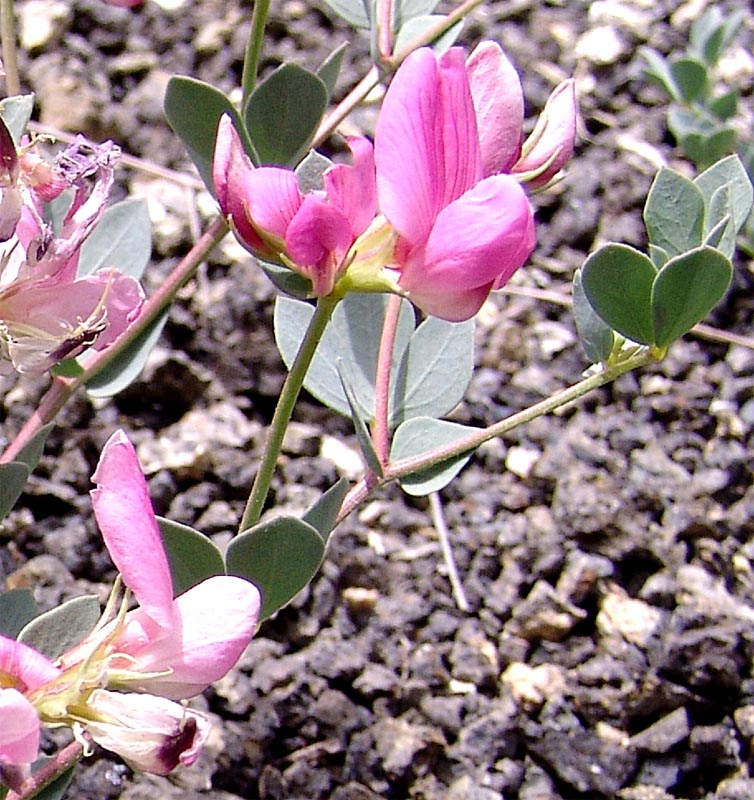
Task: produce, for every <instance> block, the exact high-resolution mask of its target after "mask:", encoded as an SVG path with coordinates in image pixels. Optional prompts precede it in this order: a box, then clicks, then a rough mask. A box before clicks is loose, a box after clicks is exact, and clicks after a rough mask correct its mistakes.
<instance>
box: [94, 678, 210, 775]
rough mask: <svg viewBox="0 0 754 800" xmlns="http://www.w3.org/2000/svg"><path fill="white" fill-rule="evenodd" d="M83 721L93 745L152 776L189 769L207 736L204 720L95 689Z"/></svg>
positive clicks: (170, 706) (142, 698)
mask: <svg viewBox="0 0 754 800" xmlns="http://www.w3.org/2000/svg"><path fill="white" fill-rule="evenodd" d="M87 715H88V716H89V717H90V718H89V719H87V720H86V722H85V723H83V727H84V729H85V730H86V732H87V733H88V734H89V736H91V738H92V739H93V740H94V741H95V742H97V744H99V745H100V746H101V747H104V748H105V749H106V750H111V751H112V752H113V753H117V754H118V755H119V756H120V757H121V758H122V759H123V760H124V761H125V762H126V763H127V764H129V765H130V766H131V767H133V768H134V769H137V770H142V771H143V772H151V773H152V774H153V775H167V774H168V773H169V772H171V771H172V770H173V769H175V767H177V766H178V765H179V764H182V765H183V766H186V767H190V766H191V765H192V764H193V763H194V762H195V761H196V759H197V758H199V754H200V753H201V749H202V746H203V745H204V742H205V741H206V740H207V736H209V732H210V723H209V720H208V719H207V718H206V717H205V716H204V715H203V714H200V713H199V712H198V711H193V710H191V709H188V708H184V707H183V706H181V705H179V704H178V703H173V702H171V701H170V700H166V699H165V698H163V697H153V696H152V695H148V694H120V693H117V692H107V691H104V690H103V689H96V690H95V691H93V692H92V693H91V695H90V697H89V700H88V701H87Z"/></svg>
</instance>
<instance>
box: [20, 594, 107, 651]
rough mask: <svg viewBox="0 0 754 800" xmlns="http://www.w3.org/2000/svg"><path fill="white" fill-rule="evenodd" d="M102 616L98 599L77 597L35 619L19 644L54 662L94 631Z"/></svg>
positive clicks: (87, 595)
mask: <svg viewBox="0 0 754 800" xmlns="http://www.w3.org/2000/svg"><path fill="white" fill-rule="evenodd" d="M101 614H102V611H101V609H100V605H99V600H98V599H97V596H96V595H93V594H85V595H84V596H83V597H74V598H73V599H72V600H68V601H67V602H65V603H63V605H61V606H58V607H57V608H53V609H52V610H51V611H47V612H45V613H44V614H40V615H39V616H38V617H35V618H34V619H33V620H32V621H31V622H29V623H28V624H27V625H25V626H24V627H23V629H22V630H21V633H20V634H19V635H18V641H19V642H23V643H24V644H27V645H29V647H33V648H34V649H35V650H36V651H37V652H39V653H42V655H45V656H47V658H50V659H52V660H53V661H54V660H55V659H56V658H58V656H61V655H62V654H63V653H65V652H66V651H67V650H70V649H71V648H72V647H75V646H76V645H77V644H79V642H81V641H82V640H83V639H84V637H85V636H86V635H87V634H89V633H91V632H92V631H93V630H94V627H95V625H96V624H97V622H99V618H100V616H101Z"/></svg>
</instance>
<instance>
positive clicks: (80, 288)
mask: <svg viewBox="0 0 754 800" xmlns="http://www.w3.org/2000/svg"><path fill="white" fill-rule="evenodd" d="M118 152H119V151H118V150H117V148H115V146H114V145H112V144H108V145H103V146H101V147H98V148H97V147H94V148H93V147H91V146H89V145H85V144H84V143H83V141H79V142H77V143H76V144H75V145H73V146H72V147H70V148H68V149H67V150H66V151H65V152H64V153H63V154H62V155H61V157H60V158H59V159H58V162H57V166H56V179H55V180H53V178H52V177H49V176H48V177H49V180H48V179H44V180H43V178H42V177H41V172H40V170H42V167H41V166H40V165H39V164H36V162H35V161H34V160H32V161H28V159H27V168H28V169H29V170H31V173H33V174H35V175H36V179H35V180H36V183H35V187H34V188H33V190H30V195H29V198H28V201H27V202H25V203H24V205H23V206H22V208H21V210H20V212H19V214H18V217H17V219H16V222H15V225H14V231H13V233H12V234H11V235H10V236H9V237H7V240H6V241H5V244H4V245H2V249H1V250H0V356H2V357H4V358H5V359H8V360H9V361H10V362H11V363H12V365H13V367H14V368H15V369H16V370H17V371H18V372H25V373H31V374H39V373H42V372H44V371H45V370H47V369H49V368H50V367H52V366H54V365H55V364H56V363H58V362H59V361H62V360H64V359H66V358H72V357H74V356H76V355H78V354H79V353H81V352H82V351H83V350H84V349H85V348H87V347H90V346H93V347H94V348H95V349H100V350H101V349H102V348H104V347H107V345H109V344H110V343H111V342H112V341H113V340H114V339H115V338H117V336H119V335H120V334H121V333H122V332H123V331H124V330H125V329H126V328H127V327H128V325H129V324H130V323H131V322H132V321H133V320H134V319H135V318H136V317H137V316H138V313H139V310H140V309H141V305H142V303H143V300H144V297H143V293H142V290H141V287H140V286H139V284H138V282H137V281H136V280H134V279H133V278H131V277H129V276H126V275H122V274H121V273H119V272H118V271H117V270H114V269H109V270H107V269H105V270H100V271H98V272H97V273H95V274H93V275H87V276H84V277H77V276H76V269H77V266H78V258H79V252H80V248H81V245H82V244H83V243H84V241H85V240H86V238H87V237H88V236H89V234H90V233H91V232H92V230H93V229H94V227H95V225H96V224H97V223H98V222H99V220H100V219H101V217H102V214H103V212H104V210H105V207H106V201H107V197H108V195H109V192H110V188H111V186H112V183H113V179H114V167H115V162H116V160H117V157H118ZM92 178H93V180H92ZM61 180H62V181H63V182H64V185H70V186H73V187H74V188H75V190H76V191H75V194H74V198H73V201H72V204H71V207H70V209H69V211H68V213H67V214H66V217H65V219H64V220H63V224H62V228H61V230H60V232H59V233H58V234H57V235H54V234H53V232H52V230H51V228H50V226H49V225H48V224H47V223H46V222H45V221H44V219H43V217H42V214H41V210H40V206H41V202H42V200H44V199H45V198H49V197H50V196H53V195H54V193H55V192H57V191H59V182H60V181H61ZM19 191H20V190H19ZM4 198H5V195H4ZM4 198H3V199H4Z"/></svg>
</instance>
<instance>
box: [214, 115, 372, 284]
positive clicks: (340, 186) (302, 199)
mask: <svg viewBox="0 0 754 800" xmlns="http://www.w3.org/2000/svg"><path fill="white" fill-rule="evenodd" d="M347 143H348V146H349V148H350V150H351V153H352V154H353V165H351V166H348V165H346V164H337V165H335V166H333V167H331V168H330V169H328V170H327V171H326V172H325V174H324V176H323V182H324V188H323V189H322V190H317V191H312V192H308V193H307V194H304V193H302V192H301V190H300V189H299V186H298V181H297V179H296V175H295V173H294V172H293V171H292V170H290V169H284V168H282V167H254V165H253V164H252V163H251V161H250V160H249V158H248V156H247V155H246V153H245V152H244V149H243V145H242V143H241V139H240V137H239V136H238V133H237V132H236V130H235V128H234V127H233V123H232V121H231V119H230V117H229V116H227V115H224V116H223V117H222V119H221V120H220V125H219V128H218V132H217V141H216V143H215V158H214V164H213V179H214V184H215V192H216V195H217V201H218V203H219V204H220V209H221V211H222V213H223V214H224V215H225V216H226V217H228V218H229V220H230V222H231V224H232V225H233V228H234V230H235V232H236V236H237V237H238V239H239V241H240V242H241V243H242V244H243V245H244V246H245V247H246V248H247V249H249V250H250V251H251V252H252V253H253V254H254V255H256V256H258V257H259V258H261V259H263V260H267V261H270V260H272V261H280V262H282V263H285V264H287V265H288V266H290V267H291V268H292V269H295V270H296V271H297V272H299V273H301V274H302V275H304V276H305V277H306V278H308V279H309V280H310V281H311V282H312V291H313V293H314V294H315V295H317V296H324V295H328V294H330V292H332V290H333V287H334V285H335V282H336V281H337V279H338V278H339V277H340V275H341V274H342V272H343V271H344V270H345V268H346V267H347V266H348V260H349V259H348V256H349V251H350V250H351V247H352V245H353V244H354V242H355V241H356V239H357V238H358V237H359V236H360V234H362V233H363V232H364V231H365V230H366V229H367V227H368V226H369V224H370V223H371V222H372V220H373V219H374V216H375V213H376V189H375V177H374V157H373V150H372V144H371V142H369V140H368V139H365V138H363V137H349V138H348V139H347Z"/></svg>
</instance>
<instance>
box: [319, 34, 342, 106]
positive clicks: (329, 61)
mask: <svg viewBox="0 0 754 800" xmlns="http://www.w3.org/2000/svg"><path fill="white" fill-rule="evenodd" d="M347 49H348V42H343V44H342V45H340V47H338V48H336V49H335V50H333V51H332V53H330V55H329V56H328V57H327V58H326V59H325V60H324V61H323V62H322V63H321V64H320V65H319V67H318V68H317V77H318V78H319V79H320V80H321V81H322V83H324V84H325V88H326V89H327V94H328V96H329V97H332V96H333V93H334V92H335V87H336V85H337V83H338V76H339V75H340V68H341V67H342V66H343V58H344V56H345V54H346V50H347Z"/></svg>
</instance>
